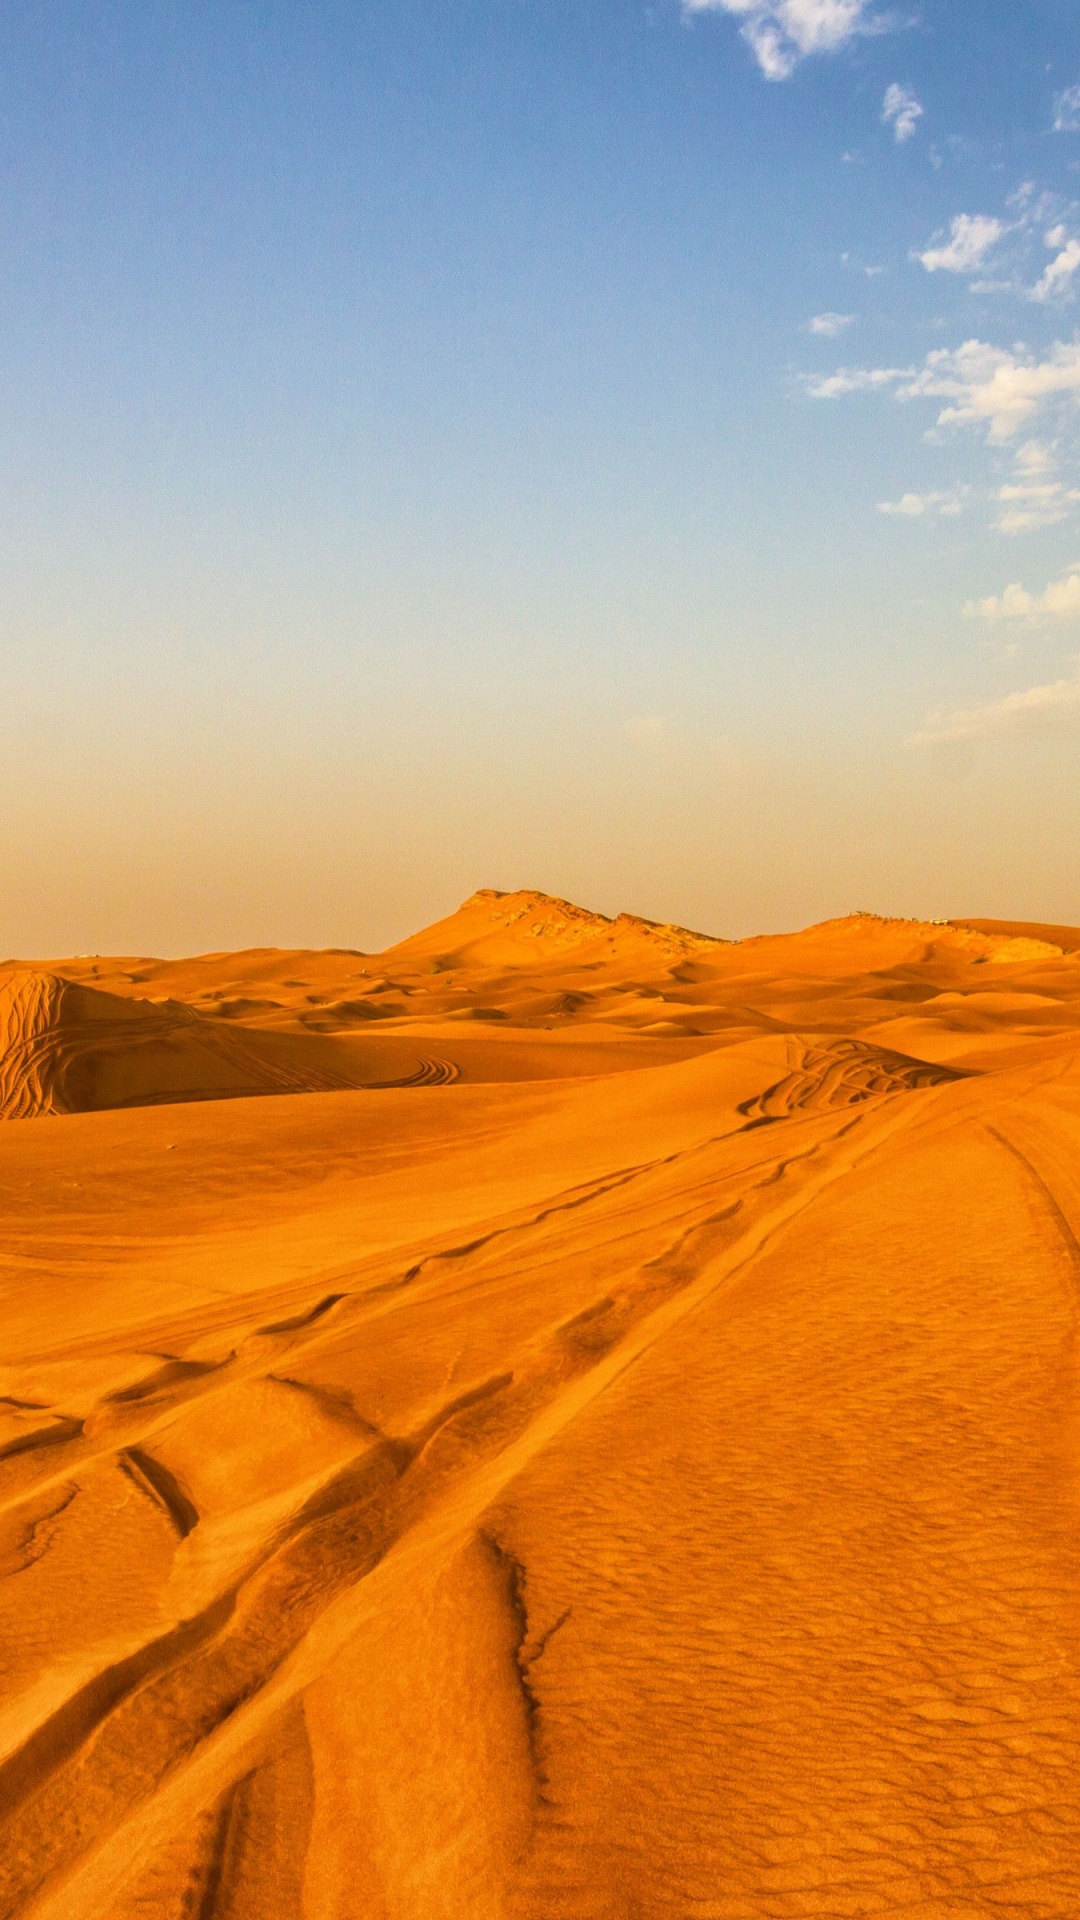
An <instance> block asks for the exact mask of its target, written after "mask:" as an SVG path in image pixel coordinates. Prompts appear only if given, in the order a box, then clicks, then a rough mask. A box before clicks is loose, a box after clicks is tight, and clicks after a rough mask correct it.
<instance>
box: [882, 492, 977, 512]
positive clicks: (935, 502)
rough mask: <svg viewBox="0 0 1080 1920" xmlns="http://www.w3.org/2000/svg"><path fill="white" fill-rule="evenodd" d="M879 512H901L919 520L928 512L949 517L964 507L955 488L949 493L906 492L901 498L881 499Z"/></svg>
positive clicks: (961, 510)
mask: <svg viewBox="0 0 1080 1920" xmlns="http://www.w3.org/2000/svg"><path fill="white" fill-rule="evenodd" d="M878 512H879V513H895V514H900V515H901V516H902V517H903V518H904V519H906V520H917V519H920V518H921V517H922V516H923V515H924V514H927V513H934V514H940V515H943V516H946V517H948V516H951V515H954V514H957V513H962V512H963V508H962V506H961V504H960V496H959V494H958V493H957V492H956V490H955V488H954V489H953V490H952V491H951V492H949V493H904V494H901V496H900V498H899V500H879V501H878Z"/></svg>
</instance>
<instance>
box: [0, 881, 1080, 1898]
mask: <svg viewBox="0 0 1080 1920" xmlns="http://www.w3.org/2000/svg"><path fill="white" fill-rule="evenodd" d="M0 1112H2V1113H3V1115H4V1116H5V1119H6V1124H4V1125H3V1126H2V1127H0V1289H2V1291H0V1916H4V1917H6V1916H14V1915H19V1916H22V1915H26V1916H31V1915H32V1916H35V1920H39V1917H40V1920H184V1917H190V1920H563V1917H564V1916H565V1917H566V1920H668V1917H670V1920H803V1917H804V1916H829V1920H841V1917H843V1920H847V1917H848V1916H851V1920H860V1917H861V1916H864V1915H866V1916H870V1915H877V1914H885V1915H903V1916H904V1917H905V1920H975V1916H980V1920H981V1916H1002V1915H1008V1916H1010V1917H1011V1920H1020V1916H1023V1920H1075V1916H1076V1915H1077V1914H1080V1632H1078V1630H1080V1423H1078V1407H1080V1383H1078V1378H1077V1367H1078V1344H1077V1339H1078V1309H1080V1240H1078V1238H1077V1235H1078V1233H1080V932H1077V930H1075V929H1069V928H1060V927H1054V928H1050V927H1038V928H1027V927H1017V926H1013V925H1010V924H1006V923H1000V922H968V923H963V924H961V923H956V922H954V923H949V924H947V925H937V924H934V925H926V924H920V923H918V922H914V921H901V920H886V919H880V918H877V917H875V916H873V915H853V916H851V917H850V918H848V919H845V920H839V921H836V922H832V923H829V924H827V925H825V926H821V927H815V928H810V929H809V930H807V931H805V932H802V933H797V934H793V935H790V936H782V937H781V936H777V937H771V936H770V937H762V938H760V939H754V940H745V941H741V942H738V943H735V942H724V941H718V940H712V939H709V938H707V937H706V936H703V935H700V934H694V933H690V932H687V931H686V930H684V929H681V928H676V927H666V926H656V925H653V924H652V923H649V922H646V921H642V920H638V919H635V918H633V917H632V916H628V915H622V916H619V917H618V918H617V919H615V920H606V919H604V918H603V917H602V916H599V915H595V914H590V913H587V912H585V911H584V910H583V909H580V908H577V907H573V906H571V905H569V904H568V903H566V902H563V901H557V900H551V899H548V898H546V897H545V896H543V895H540V894H531V893H530V894H507V895H503V894H497V893H494V892H490V891H489V892H483V893H480V894H477V895H475V896H474V897H473V899H472V900H471V901H469V902H467V903H466V904H465V906H464V907H463V908H462V909H461V910H460V912H459V913H457V914H455V915H452V916H451V917H450V918H449V919H448V920H446V921H443V922H441V923H439V925H437V926H436V927H434V928H431V929H428V930H427V931H426V932H424V933H422V934H419V935H417V936H416V937H415V938H413V939H411V940H406V941H404V942H402V943H401V944H400V945H399V946H397V947H395V948H392V949H390V950H389V951H387V952H385V953H382V954H378V955H365V954H362V953H354V952H343V951H341V952H338V951H335V952H325V953H308V952H278V951H272V950H261V951H258V952H249V953H241V954H214V955H207V956H203V957H201V958H198V959H195V960H188V961H181V962H169V961H163V960H157V959H147V958H140V957H129V958H105V957H98V956H92V957H85V956H84V957H81V958H78V959H67V960H58V961H49V962H40V961H32V962H21V961H20V962H14V961H12V962H8V963H6V964H5V965H4V967H3V968H0Z"/></svg>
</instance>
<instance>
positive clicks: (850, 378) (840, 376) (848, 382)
mask: <svg viewBox="0 0 1080 1920" xmlns="http://www.w3.org/2000/svg"><path fill="white" fill-rule="evenodd" d="M914 372H915V368H914V367H838V368H837V370H836V372H835V373H830V374H826V375H824V376H822V377H820V378H819V377H818V376H817V375H816V374H811V375H809V376H808V377H807V378H806V380H805V383H804V384H805V386H806V391H807V393H808V394H809V395H810V398H811V400H837V399H839V398H840V397H841V395H842V394H845V393H871V392H873V391H874V390H875V389H876V388H878V387H889V386H894V385H895V383H896V382H897V381H898V380H910V379H911V377H912V375H913V374H914Z"/></svg>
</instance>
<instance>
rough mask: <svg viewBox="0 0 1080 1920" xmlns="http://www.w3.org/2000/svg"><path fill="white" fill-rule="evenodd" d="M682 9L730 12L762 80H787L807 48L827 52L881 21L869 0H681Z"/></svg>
mask: <svg viewBox="0 0 1080 1920" xmlns="http://www.w3.org/2000/svg"><path fill="white" fill-rule="evenodd" d="M683 11H684V13H686V14H694V13H710V12H712V13H731V14H734V15H735V17H736V19H739V20H741V21H742V23H743V25H742V35H743V39H744V40H746V41H747V42H748V44H749V45H750V46H751V47H752V48H753V51H754V55H755V57H756V59H757V63H758V66H759V67H760V68H761V71H762V73H763V74H764V75H765V78H766V79H767V80H787V79H788V78H789V76H790V75H791V74H792V73H793V72H794V70H795V68H796V67H797V66H798V64H799V61H800V60H805V59H806V57H807V55H808V54H812V53H833V52H835V50H836V49H837V48H838V47H842V46H843V45H844V43H845V41H848V40H851V39H854V37H855V35H856V34H860V33H872V32H878V31H880V30H881V24H882V23H881V22H879V21H877V20H875V19H874V17H873V16H872V15H871V14H870V11H869V0H683Z"/></svg>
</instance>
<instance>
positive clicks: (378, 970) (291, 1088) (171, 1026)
mask: <svg viewBox="0 0 1080 1920" xmlns="http://www.w3.org/2000/svg"><path fill="white" fill-rule="evenodd" d="M1050 932H1053V933H1057V934H1060V935H1061V936H1062V940H1063V941H1064V942H1065V943H1066V945H1067V944H1068V941H1069V930H1068V929H1062V928H1054V929H1047V928H1038V929H1034V928H1026V927H1021V926H1015V925H1012V924H1010V923H1002V922H993V923H991V922H968V923H962V922H952V923H949V924H947V925H934V924H927V923H923V922H918V921H905V920H890V919H887V918H884V917H879V916H877V915H872V914H853V915H850V916H848V917H847V918H846V919H843V920H838V921H829V922H826V923H824V924H823V925H821V926H817V927H809V928H807V929H806V930H805V931H803V932H801V933H796V934H791V935H767V936H761V937H759V938H758V939H756V940H749V941H742V942H733V941H728V940H723V939H719V938H715V937H713V936H711V935H709V934H703V933H693V932H691V931H689V930H688V929H687V928H685V927H678V926H671V925H667V924H662V923H659V922H656V921H651V920H645V919H641V918H640V917H638V916H637V915H635V914H629V913H621V914H618V915H617V916H615V917H614V918H608V917H607V916H605V915H603V914H598V913H592V912H589V911H588V910H587V909H585V908H583V907H578V906H575V905H574V904H573V903H572V902H571V901H567V900H560V899H555V898H552V897H551V896H549V895H547V894H543V893H537V892H535V891H527V890H526V891H521V892H517V893H500V892H498V891H496V890H495V889H492V888H486V889H481V891H479V892H477V893H475V894H473V895H472V896H471V897H470V898H469V899H468V900H466V901H465V902H464V903H463V905H462V906H461V907H459V908H458V910H457V912H456V913H454V914H451V915H450V916H449V917H448V918H447V919H445V920H441V921H437V922H436V923H435V924H434V925H433V926H431V927H427V928H425V929H424V930H423V931H422V932H420V933H418V934H414V935H412V936H411V937H410V938H409V939H406V940H403V941H401V942H399V943H398V944H397V945H396V946H394V947H391V948H389V949H388V950H387V951H386V952H385V953H382V954H361V953H355V952H352V951H340V950H332V951H330V952H315V953H313V952H266V951H258V952H254V953H248V954H211V955H204V956H201V957H197V958H195V959H193V960H190V961H180V962H175V963H172V962H167V961H160V960H147V959H140V960H135V961H127V960H117V961H109V960H102V959H100V958H95V959H93V960H92V961H87V960H69V961H63V962H57V963H55V969H53V968H50V969H48V970H46V969H45V968H43V967H41V966H36V965H20V964H19V963H16V962H8V963H7V964H6V966H4V967H3V968H2V969H0V1118H5V1119H26V1118H32V1117H34V1116H35V1115H39V1114H49V1113H74V1112H84V1111H88V1110H93V1109H99V1108H105V1107H121V1106H139V1105H154V1104H158V1103H160V1102H165V1103H168V1102H174V1101H178V1100H209V1099H225V1098H238V1097H245V1096H252V1095H257V1094H270V1093H274V1094H282V1093H300V1092H305V1091H307V1092H327V1091H331V1090H333V1089H335V1088H338V1089H344V1088H348V1087H360V1086H370V1085H389V1086H394V1085H401V1084H421V1085H424V1084H426V1085H437V1084H439V1083H440V1082H442V1081H445V1080H446V1079H450V1078H457V1077H458V1076H459V1075H460V1074H462V1073H464V1074H465V1076H466V1077H467V1078H473V1077H478V1078H488V1077H493V1078H496V1079H501V1078H517V1077H519V1076H520V1075H522V1074H524V1075H526V1076H527V1077H543V1073H544V1071H545V1070H546V1069H547V1068H548V1067H550V1066H551V1063H552V1055H553V1048H552V1045H550V1044H548V1043H546V1042H544V1041H541V1040H540V1035H542V1034H543V1035H546V1034H547V1033H551V1032H562V1033H563V1034H564V1035H568V1034H569V1033H570V1031H571V1030H573V1031H574V1033H575V1034H576V1036H577V1039H578V1040H579V1041H580V1040H581V1039H582V1037H583V1036H587V1038H588V1039H589V1040H591V1042H592V1048H591V1050H590V1049H589V1047H588V1046H586V1047H585V1048H581V1047H579V1048H578V1049H577V1056H576V1059H577V1065H578V1066H579V1067H580V1068H581V1069H582V1070H588V1069H590V1068H591V1067H593V1066H595V1065H599V1064H603V1063H602V1061H601V1060H598V1059H597V1058H596V1057H595V1054H596V1048H597V1047H598V1046H599V1047H601V1048H602V1047H603V1045H604V1044H605V1037H609V1036H610V1035H611V1034H612V1032H613V1031H615V1032H617V1030H620V1029H622V1030H628V1031H633V1032H634V1033H636V1034H637V1035H638V1036H641V1037H644V1036H651V1038H652V1039H653V1040H654V1041H655V1040H659V1039H666V1040H669V1041H676V1042H678V1041H681V1042H683V1043H691V1042H695V1041H697V1042H701V1041H703V1040H704V1041H705V1042H706V1044H710V1043H711V1042H712V1039H713V1037H714V1036H716V1035H717V1034H720V1033H723V1032H725V1031H729V1032H730V1031H731V1028H732V1024H733V1020H734V1024H735V1026H736V1027H738V1026H739V1025H740V1024H744V1025H745V1024H749V1026H751V1027H753V1026H755V1025H758V1026H760V1025H761V1023H762V1022H763V1021H766V1020H767V1019H768V1015H767V1013H766V1012H765V1006H764V1004H758V1005H753V998H754V990H753V986H752V984H750V985H749V986H748V985H747V981H748V976H749V978H750V981H751V982H752V979H753V975H754V973H755V972H756V971H757V970H758V969H759V968H761V967H764V968H765V969H766V970H767V973H768V975H769V976H770V978H771V976H772V975H774V974H775V973H776V972H777V971H778V970H779V969H781V968H784V969H790V970H791V972H792V973H793V975H794V976H796V977H797V976H798V975H799V974H800V973H803V972H808V973H810V974H815V973H816V972H817V971H818V969H819V968H820V966H821V964H822V962H823V960H824V964H825V965H826V968H827V969H828V968H829V967H831V966H832V965H833V964H834V958H835V956H836V955H837V954H840V955H842V956H843V959H842V966H843V968H844V969H849V968H850V966H851V965H852V964H853V950H854V952H855V953H857V952H858V951H859V950H862V956H861V961H860V965H861V966H862V967H863V968H864V970H865V971H866V972H867V973H870V972H872V971H873V970H874V968H875V967H878V968H880V967H884V968H885V970H886V971H888V969H889V968H890V967H895V966H897V965H900V966H908V967H910V966H915V967H925V968H930V969H933V970H936V972H937V973H942V969H944V970H945V972H944V973H942V979H943V981H944V978H945V973H948V969H949V968H950V967H954V968H955V967H961V968H963V967H964V966H965V965H968V966H970V965H972V964H977V963H980V962H983V961H989V962H992V963H993V964H995V965H998V966H1008V967H1015V966H1023V965H1027V964H1031V963H1035V962H1038V961H1043V960H1046V961H1051V960H1062V959H1064V957H1065V950H1064V947H1063V945H1062V944H1061V943H1060V942H1058V943H1054V942H1053V941H1051V940H1049V939H1048V938H1045V937H1044V936H1045V935H1047V934H1048V933H1050ZM1076 937H1077V942H1078V943H1080V935H1077V936H1076ZM1070 950H1071V949H1070ZM928 977H929V976H928ZM1070 977H1071V975H1070ZM949 980H950V983H951V975H950V976H949ZM910 984H911V985H912V991H914V990H915V988H914V983H910ZM744 987H745V988H746V989H747V990H746V992H745V995H744V991H743V989H744ZM155 988H162V989H164V991H161V992H154V993H153V996H152V997H150V995H149V994H147V993H146V990H147V989H151V990H152V989H155ZM772 990H773V989H772V986H771V985H770V987H769V992H770V993H771V992H772ZM868 991H869V992H870V993H871V995H873V994H874V993H875V992H876V991H877V992H881V993H883V994H884V995H885V997H886V999H887V998H888V996H889V993H890V987H889V984H888V983H887V982H885V983H882V985H881V987H880V988H878V989H875V988H874V987H872V986H871V987H869V988H868ZM751 1007H753V1010H752V1011H751V1010H750V1009H751ZM449 1022H454V1023H457V1022H465V1023H467V1024H468V1026H469V1028H471V1029H475V1026H476V1025H477V1024H479V1025H480V1026H481V1027H483V1026H488V1027H489V1028H490V1026H491V1025H492V1024H493V1023H495V1022H499V1023H506V1024H507V1025H508V1027H509V1029H510V1031H509V1032H508V1033H507V1034H506V1035H505V1036H504V1037H503V1038H502V1039H501V1040H500V1042H499V1043H496V1044H495V1045H492V1044H491V1043H490V1042H489V1044H487V1045H486V1046H485V1045H484V1044H483V1043H482V1042H481V1043H480V1044H477V1042H476V1041H475V1040H473V1041H472V1042H470V1041H469V1040H468V1039H464V1038H462V1037H461V1036H460V1035H458V1034H456V1033H455V1032H454V1029H453V1028H452V1027H449V1026H448V1024H447V1023H449ZM376 1028H377V1029H378V1033H379V1038H377V1039H376V1038H375V1032H376ZM410 1036H411V1038H410ZM515 1037H516V1040H517V1045H516V1046H515V1045H514V1044H513V1041H514V1038H515ZM429 1041H430V1043H431V1044H430V1046H429V1045H428V1044H426V1043H427V1042H429ZM422 1042H423V1043H424V1044H421V1043H422ZM609 1051H610V1047H609ZM566 1064H567V1063H566V1062H563V1063H562V1064H560V1066H559V1068H558V1069H557V1071H559V1072H562V1071H564V1070H565V1068H566Z"/></svg>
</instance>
